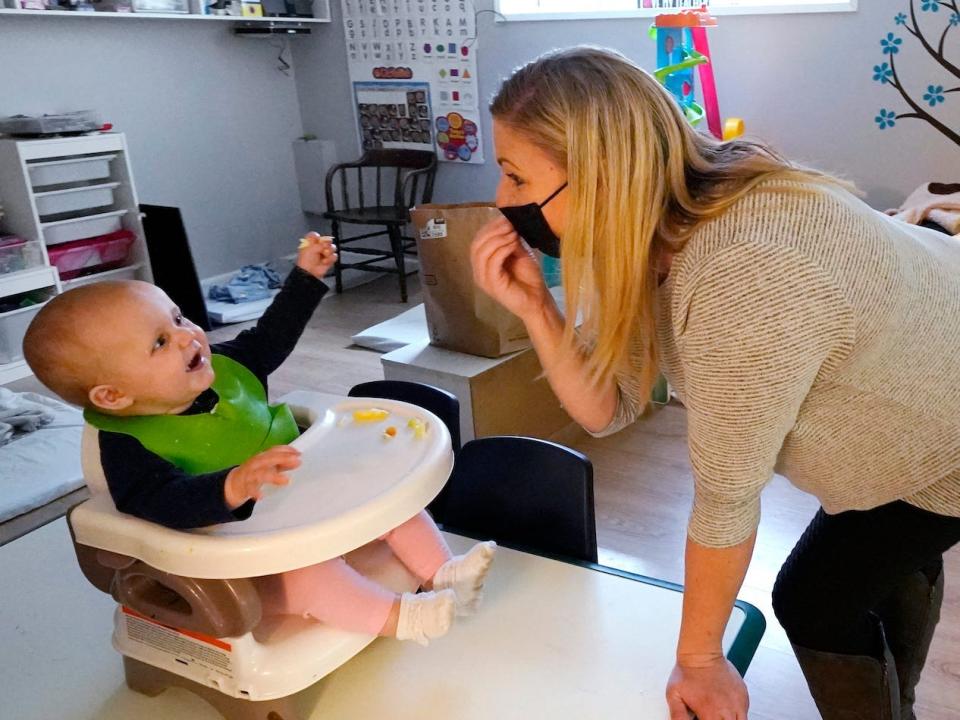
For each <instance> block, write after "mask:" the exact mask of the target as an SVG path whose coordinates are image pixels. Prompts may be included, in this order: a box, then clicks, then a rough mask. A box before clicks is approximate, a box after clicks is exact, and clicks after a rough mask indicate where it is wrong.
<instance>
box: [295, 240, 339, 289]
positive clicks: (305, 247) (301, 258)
mask: <svg viewBox="0 0 960 720" xmlns="http://www.w3.org/2000/svg"><path fill="white" fill-rule="evenodd" d="M298 249H299V251H300V252H299V254H298V255H297V267H299V268H300V269H301V270H306V271H307V272H308V273H310V274H311V275H313V276H314V277H315V278H318V279H320V278H322V277H323V276H324V275H326V274H327V271H328V270H329V269H330V268H331V267H333V264H334V263H335V262H336V260H337V249H336V247H335V246H334V244H333V238H332V237H329V236H327V235H319V234H318V233H315V232H309V233H307V234H306V236H305V237H304V238H303V239H302V240H300V247H299V248H298Z"/></svg>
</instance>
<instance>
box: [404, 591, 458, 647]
mask: <svg viewBox="0 0 960 720" xmlns="http://www.w3.org/2000/svg"><path fill="white" fill-rule="evenodd" d="M456 602H457V597H456V595H455V594H454V592H453V590H440V591H437V592H424V593H417V594H414V593H403V595H401V596H400V618H399V620H398V621H397V640H414V641H415V642H417V643H419V644H420V645H424V646H425V645H427V644H428V643H429V642H430V641H431V640H433V639H435V638H438V637H441V636H443V635H446V634H447V631H448V630H449V629H450V626H451V625H452V624H453V614H454V608H455V605H456Z"/></svg>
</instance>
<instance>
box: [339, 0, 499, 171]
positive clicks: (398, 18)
mask: <svg viewBox="0 0 960 720" xmlns="http://www.w3.org/2000/svg"><path fill="white" fill-rule="evenodd" d="M340 4H341V8H342V11H343V31H344V36H345V38H346V45H347V60H348V67H349V71H350V81H351V82H352V84H353V96H354V109H355V111H356V117H357V126H358V130H359V134H360V142H361V145H362V147H363V149H364V150H370V149H374V148H411V149H417V150H424V149H433V150H435V151H436V153H437V155H438V156H439V158H440V159H441V160H447V161H449V162H466V163H482V162H483V143H482V142H481V139H480V113H479V93H478V90H477V56H476V47H477V44H476V17H475V15H474V10H473V3H472V2H471V1H470V0H341V3H340Z"/></svg>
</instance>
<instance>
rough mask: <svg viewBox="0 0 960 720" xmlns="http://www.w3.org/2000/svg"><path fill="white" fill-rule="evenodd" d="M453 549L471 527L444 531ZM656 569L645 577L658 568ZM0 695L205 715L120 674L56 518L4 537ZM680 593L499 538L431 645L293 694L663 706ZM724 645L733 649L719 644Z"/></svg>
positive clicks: (63, 710)
mask: <svg viewBox="0 0 960 720" xmlns="http://www.w3.org/2000/svg"><path fill="white" fill-rule="evenodd" d="M449 539H450V541H451V544H452V545H453V547H454V549H455V550H458V549H463V548H465V547H467V546H468V545H469V543H470V542H471V541H469V540H467V539H465V538H461V537H457V536H451V537H450V538H449ZM653 582H656V581H653ZM0 587H2V588H3V591H2V593H3V598H2V601H0V653H2V660H0V665H2V667H3V678H2V682H0V708H3V709H4V710H3V712H4V714H6V713H8V712H10V711H12V710H13V709H14V708H15V709H16V710H15V712H13V713H11V717H13V716H16V717H17V718H18V720H54V719H56V720H94V719H96V720H129V719H130V718H136V719H137V720H171V719H179V718H190V719H191V720H216V719H217V718H219V717H220V716H219V715H218V714H217V713H216V712H215V711H214V710H213V709H212V708H210V707H209V706H208V705H206V704H205V703H204V702H203V701H201V700H199V699H198V698H196V697H194V696H193V695H191V694H190V693H188V692H186V691H183V690H179V689H172V690H168V691H166V692H165V693H163V694H162V695H160V696H158V697H156V698H147V697H144V696H142V695H138V694H136V693H134V692H132V691H130V690H128V689H127V688H126V686H125V685H124V682H123V674H122V670H121V661H120V657H119V656H118V655H117V653H115V652H114V650H113V649H112V648H111V646H110V631H111V615H112V611H113V607H114V604H113V601H112V600H111V599H110V598H109V597H108V596H106V595H104V594H102V593H100V592H98V591H97V590H95V589H94V588H93V587H92V586H91V585H90V584H89V583H88V582H87V581H86V579H84V578H83V576H82V575H81V573H80V570H79V568H78V566H77V563H76V559H75V557H74V555H73V552H72V549H71V546H70V538H69V535H68V530H67V527H66V522H65V521H64V520H63V519H60V520H57V521H55V522H54V523H51V524H50V525H48V526H45V527H43V528H40V529H39V530H36V531H34V532H31V533H29V534H28V535H26V536H24V537H22V538H20V539H18V540H15V541H14V542H12V543H10V544H8V545H5V546H3V547H0ZM681 598H682V595H681V594H680V593H679V592H676V591H675V590H673V589H670V588H666V587H661V586H658V585H655V584H650V583H649V582H643V581H641V582H638V581H636V580H635V579H633V578H630V577H622V576H618V575H614V574H608V573H605V572H599V571H597V570H595V569H589V568H585V567H579V566H576V565H572V564H567V563H562V562H557V561H554V560H547V559H545V558H541V557H537V556H534V555H529V554H525V553H520V552H516V551H512V550H506V549H501V551H500V552H499V553H498V555H497V557H496V560H495V564H494V566H493V569H492V571H491V574H490V577H489V580H488V582H487V597H486V601H485V604H484V605H483V607H482V609H481V612H480V613H479V614H478V615H476V616H475V617H473V618H469V619H467V620H465V621H463V622H459V623H458V624H457V625H456V626H455V627H454V628H453V629H452V631H451V632H450V634H449V635H447V636H446V637H444V638H442V639H440V640H438V641H436V642H435V643H433V644H432V645H431V646H430V647H429V648H421V647H419V646H417V645H415V644H412V643H400V642H397V641H393V640H378V641H376V642H374V643H373V644H372V645H371V646H370V647H369V648H368V649H367V650H365V651H363V652H362V653H361V654H360V655H359V656H357V657H356V658H354V659H353V660H352V661H350V662H349V663H347V664H346V665H344V666H343V667H342V668H340V669H339V670H337V671H336V672H334V673H333V674H332V675H331V676H329V677H328V678H326V679H324V680H322V681H321V682H319V683H318V684H317V685H314V686H313V687H312V688H310V689H308V690H306V691H304V692H303V693H301V695H300V700H301V701H302V703H303V704H304V707H312V708H313V711H312V713H311V714H310V715H309V717H311V718H316V719H317V720H321V719H322V720H367V719H370V720H386V719H389V720H425V719H426V720H432V719H433V718H444V719H446V718H451V719H456V720H474V719H476V720H480V719H483V720H491V719H493V718H496V719H497V720H511V719H513V718H517V719H518V720H519V719H520V718H523V719H524V720H527V719H529V718H551V720H562V719H563V718H571V719H573V718H576V720H584V719H585V718H614V717H632V718H642V719H643V720H660V719H666V718H667V717H668V714H667V710H666V706H665V703H664V701H663V686H664V683H665V681H666V678H667V675H668V673H669V671H670V668H671V666H672V663H673V648H674V643H675V638H676V633H677V629H678V627H679V621H680V607H681ZM762 631H763V620H762V617H761V616H760V615H759V613H758V612H757V611H756V610H755V609H753V608H751V607H750V606H746V605H742V606H741V607H738V608H737V609H735V611H734V614H733V617H732V618H731V622H730V624H729V626H728V628H727V632H726V635H725V637H724V648H725V649H726V650H728V651H729V650H730V648H731V646H733V645H734V643H735V642H736V647H734V652H733V655H736V656H737V658H736V660H737V662H738V663H739V665H740V666H741V667H744V666H745V665H746V663H748V662H749V658H750V657H751V656H752V654H753V651H754V649H755V648H756V645H757V643H758V642H759V637H760V635H761V634H762ZM728 654H730V653H729V652H728Z"/></svg>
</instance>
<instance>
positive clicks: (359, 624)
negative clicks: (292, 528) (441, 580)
mask: <svg viewBox="0 0 960 720" xmlns="http://www.w3.org/2000/svg"><path fill="white" fill-rule="evenodd" d="M380 539H381V540H385V541H386V542H387V544H388V545H389V546H390V549H391V550H392V551H393V554H394V555H396V556H397V558H398V559H399V560H400V562H402V563H403V564H404V565H405V566H406V567H407V569H408V570H409V571H410V572H412V573H413V574H414V575H416V576H417V577H418V578H420V580H421V581H423V582H426V581H427V580H430V579H432V578H433V576H434V575H435V574H436V572H437V570H438V569H439V567H440V566H441V565H443V563H445V562H446V561H447V560H449V559H450V556H451V554H450V548H449V547H447V543H446V542H445V541H444V539H443V537H442V536H441V535H440V531H439V530H438V529H437V526H436V525H435V524H434V523H433V520H432V519H431V518H430V516H429V515H427V513H426V512H425V511H421V512H420V513H419V514H417V515H414V516H413V517H412V518H410V519H409V520H407V521H406V522H405V523H403V525H400V526H399V527H396V528H394V529H393V530H391V531H390V532H388V533H387V534H386V535H384V536H383V537H381V538H380ZM258 587H259V589H260V594H261V599H262V601H263V607H264V613H265V614H268V615H275V614H276V615H303V616H305V617H311V618H314V619H316V620H319V621H321V622H324V623H327V624H328V625H332V626H334V627H337V628H340V629H341V630H349V631H351V632H361V633H365V634H367V635H379V634H380V631H381V629H382V628H383V625H384V623H386V621H387V616H388V615H389V614H390V609H391V607H392V606H393V603H394V601H395V600H396V598H397V595H396V593H393V592H391V591H389V590H387V589H386V588H383V587H381V586H380V585H377V583H375V582H373V581H372V580H370V579H369V578H367V577H364V576H363V575H361V574H360V573H358V572H357V571H356V570H354V569H353V568H352V567H350V566H349V565H347V563H346V561H344V559H343V558H342V557H341V558H336V559H334V560H327V561H326V562H322V563H318V564H317V565H310V566H308V567H305V568H299V569H298V570H291V571H290V572H285V573H283V574H281V575H271V576H269V577H266V578H261V581H260V582H259V583H258Z"/></svg>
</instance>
